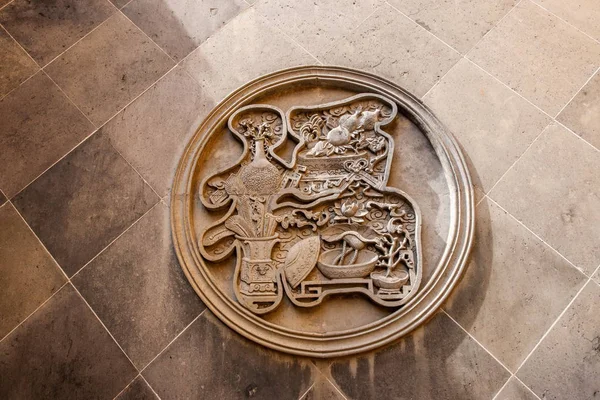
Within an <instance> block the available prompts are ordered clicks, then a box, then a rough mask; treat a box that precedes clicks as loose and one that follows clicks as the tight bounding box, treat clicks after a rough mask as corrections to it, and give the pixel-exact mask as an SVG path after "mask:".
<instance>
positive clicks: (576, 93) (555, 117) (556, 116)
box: [554, 67, 600, 119]
mask: <svg viewBox="0 0 600 400" xmlns="http://www.w3.org/2000/svg"><path fill="white" fill-rule="evenodd" d="M598 71H600V67H598V68H596V70H595V71H594V72H592V75H590V77H589V78H588V79H587V80H586V81H585V83H584V84H583V85H581V87H580V88H579V90H577V91H576V92H575V94H574V95H573V97H571V98H570V99H569V101H567V104H565V105H564V106H563V108H561V109H560V111H558V112H557V113H556V115H555V116H554V119H557V118H558V117H559V116H560V114H561V113H562V112H563V111H564V110H565V108H567V106H568V105H569V104H571V102H573V100H574V99H575V97H577V95H578V94H579V93H580V92H581V91H582V90H583V88H584V87H585V86H586V85H587V84H588V83H589V82H590V81H591V80H592V78H594V76H596V74H597V73H598Z"/></svg>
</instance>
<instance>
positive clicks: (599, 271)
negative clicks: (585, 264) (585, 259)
mask: <svg viewBox="0 0 600 400" xmlns="http://www.w3.org/2000/svg"><path fill="white" fill-rule="evenodd" d="M592 279H593V280H595V281H596V283H598V285H600V267H598V269H597V270H596V274H594V276H592Z"/></svg>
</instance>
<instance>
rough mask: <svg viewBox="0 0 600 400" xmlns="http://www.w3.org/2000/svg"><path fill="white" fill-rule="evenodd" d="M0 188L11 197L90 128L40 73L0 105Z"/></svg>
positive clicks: (91, 127) (80, 139) (86, 133)
mask: <svg viewBox="0 0 600 400" xmlns="http://www.w3.org/2000/svg"><path fill="white" fill-rule="evenodd" d="M0 121H2V129H1V130H0V148H2V151H1V152H0V189H2V191H3V192H4V193H5V194H6V195H7V196H8V197H9V198H11V197H13V196H14V195H15V194H17V193H18V192H19V191H20V190H21V189H23V188H24V187H25V186H27V184H29V183H30V182H31V181H32V180H33V179H35V178H36V177H37V176H38V175H39V174H41V173H42V172H44V171H45V170H46V169H47V168H49V167H50V166H52V164H54V163H55V162H56V161H58V160H59V159H60V158H61V157H63V156H64V155H65V154H66V153H68V152H69V151H70V150H71V149H72V148H74V147H75V146H76V145H77V144H78V143H79V142H81V141H82V140H84V139H85V138H86V137H87V136H88V135H89V134H90V133H92V132H93V130H94V127H93V126H92V124H91V123H90V122H89V121H88V120H87V119H86V118H85V116H84V115H83V114H81V112H80V111H79V110H77V108H76V107H75V106H74V105H73V104H72V103H71V102H70V101H69V99H67V98H66V97H65V95H64V94H63V93H62V92H61V90H60V88H58V87H57V86H56V85H55V84H54V83H53V82H52V81H51V80H50V79H49V78H48V77H47V76H46V75H45V74H44V73H43V72H38V73H37V74H36V75H35V76H34V77H32V78H31V79H29V80H28V81H27V82H25V83H23V84H22V85H21V86H19V87H18V88H17V89H15V90H14V91H13V92H11V93H10V94H9V95H8V96H6V97H5V98H4V99H2V100H0Z"/></svg>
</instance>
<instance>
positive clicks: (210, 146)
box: [171, 66, 474, 358]
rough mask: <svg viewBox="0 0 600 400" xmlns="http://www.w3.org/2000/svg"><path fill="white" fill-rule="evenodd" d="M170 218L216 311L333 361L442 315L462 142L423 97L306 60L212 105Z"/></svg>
mask: <svg viewBox="0 0 600 400" xmlns="http://www.w3.org/2000/svg"><path fill="white" fill-rule="evenodd" d="M411 196H412V197H411ZM415 199H416V201H415ZM417 202H418V203H419V204H417ZM171 220H172V231H173V239H174V240H173V243H174V246H175V250H176V252H177V256H178V258H179V261H180V263H181V266H182V269H183V271H184V272H185V274H186V277H187V278H188V280H189V282H190V284H191V285H192V287H193V288H194V290H195V291H196V292H197V293H198V295H199V296H200V297H201V298H202V301H204V303H205V304H206V305H207V307H208V308H209V309H210V311H211V312H213V313H214V314H215V315H216V316H217V317H218V318H219V319H220V320H221V321H223V322H224V323H225V324H226V325H228V326H229V327H230V328H232V329H234V330H236V331H237V332H238V333H240V334H241V335H244V336H245V337H247V338H249V339H251V340H253V341H255V342H257V343H259V344H262V345H264V346H267V347H270V348H273V349H276V350H280V351H284V352H289V353H293V354H299V355H304V356H310V357H321V358H324V357H335V356H343V355H348V354H354V353H358V352H361V351H366V350H370V349H374V348H376V347H379V346H382V345H384V344H386V343H390V342H392V341H394V340H396V339H397V338H399V337H401V336H403V335H405V334H407V333H408V332H410V331H411V330H413V329H415V328H416V327H417V326H419V325H420V324H421V323H424V322H425V321H426V320H427V319H428V318H429V317H430V316H431V315H433V313H435V312H436V310H437V309H438V308H439V306H440V305H441V304H442V302H443V301H444V300H445V299H446V298H447V297H448V295H449V293H450V292H451V290H452V288H453V287H454V286H455V285H456V284H457V282H458V280H459V279H460V276H461V274H462V272H463V270H464V269H465V265H466V262H467V257H468V254H469V249H470V247H471V243H472V239H473V224H474V222H473V221H474V205H473V192H472V186H471V180H470V176H469V172H468V169H467V167H466V163H465V159H464V157H463V155H462V153H461V151H460V148H459V147H458V145H457V144H456V142H455V140H454V139H453V137H452V136H451V135H450V134H449V133H448V132H447V131H446V130H445V129H444V127H443V126H442V125H441V124H440V123H439V121H438V120H437V119H436V118H435V116H433V114H432V113H431V112H430V111H429V110H428V109H427V107H425V106H424V105H423V104H422V103H421V102H420V101H419V100H418V99H416V98H415V97H414V96H412V95H411V94H410V93H408V92H407V91H405V90H403V89H402V88H400V87H398V86H397V85H395V84H394V83H392V82H389V81H386V80H385V79H383V78H381V77H378V76H376V75H372V74H369V73H366V72H362V71H356V70H351V69H348V68H342V67H333V66H305V67H296V68H291V69H288V70H283V71H278V72H274V73H272V74H269V75H266V76H263V77H260V78H257V79H256V80H254V81H252V82H249V83H247V84H246V85H244V86H242V87H240V88H239V89H237V90H236V91H234V92H233V93H232V94H230V95H229V96H228V97H227V98H225V99H224V100H223V101H222V102H221V103H219V104H218V105H217V106H216V107H215V108H214V109H213V110H212V111H211V112H210V113H209V114H208V116H207V117H206V119H205V120H204V121H203V122H202V124H201V125H200V127H199V128H198V130H197V132H196V134H195V135H194V137H193V138H192V139H191V140H190V142H189V143H188V145H187V147H186V150H185V152H184V154H183V155H182V158H181V161H180V164H179V168H178V170H177V174H176V176H175V179H174V183H173V188H172V192H171Z"/></svg>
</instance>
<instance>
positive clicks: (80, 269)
mask: <svg viewBox="0 0 600 400" xmlns="http://www.w3.org/2000/svg"><path fill="white" fill-rule="evenodd" d="M158 204H160V198H159V200H158V201H157V202H156V203H154V204H153V205H152V207H150V208H149V209H148V210H147V211H146V212H144V213H143V214H142V215H141V216H140V217H139V218H137V219H136V220H135V221H133V222H132V223H131V225H129V226H128V227H127V228H125V229H124V230H123V232H121V233H119V235H117V237H115V238H114V239H113V240H111V241H110V243H108V244H107V245H106V246H104V247H103V248H102V250H100V251H99V252H98V253H96V255H95V256H94V257H92V258H91V259H90V260H89V261H88V262H86V263H85V264H83V266H82V267H81V268H79V269H78V270H77V271H75V273H74V274H73V275H71V278H70V280H71V279H73V278H75V277H76V276H77V275H78V274H79V273H80V272H81V271H82V270H83V269H84V268H85V267H87V266H88V265H90V264H91V263H92V261H94V260H95V259H96V258H98V257H100V255H101V254H102V253H104V252H105V251H106V250H108V248H109V247H110V246H112V244H113V243H114V242H116V241H117V240H119V238H121V236H123V235H124V234H125V233H127V231H129V230H130V229H131V228H133V227H134V226H135V225H136V224H137V223H138V222H139V221H140V220H141V219H142V218H144V217H145V216H146V214H149V213H150V211H152V210H153V209H154V208H155V207H156V206H157V205H158Z"/></svg>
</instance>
